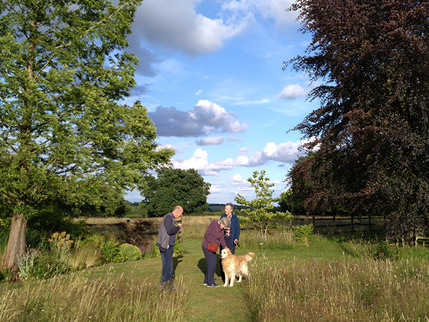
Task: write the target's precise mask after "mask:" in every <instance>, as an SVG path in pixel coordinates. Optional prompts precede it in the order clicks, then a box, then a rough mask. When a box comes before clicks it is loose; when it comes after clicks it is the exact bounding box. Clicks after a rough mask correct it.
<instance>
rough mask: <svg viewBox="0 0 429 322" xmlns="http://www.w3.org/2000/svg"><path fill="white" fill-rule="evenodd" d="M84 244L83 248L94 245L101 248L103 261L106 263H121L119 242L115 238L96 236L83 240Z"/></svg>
mask: <svg viewBox="0 0 429 322" xmlns="http://www.w3.org/2000/svg"><path fill="white" fill-rule="evenodd" d="M82 244H83V245H82V246H86V245H92V246H95V247H98V248H100V250H101V254H102V255H103V261H104V262H106V263H109V262H113V263H115V262H120V260H119V259H120V257H121V255H120V252H119V242H118V240H117V239H116V238H115V237H114V236H105V235H101V234H94V235H90V236H88V237H87V238H86V239H85V240H83V241H82Z"/></svg>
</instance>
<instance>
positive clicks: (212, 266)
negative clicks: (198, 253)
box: [203, 246, 217, 285]
mask: <svg viewBox="0 0 429 322" xmlns="http://www.w3.org/2000/svg"><path fill="white" fill-rule="evenodd" d="M203 253H204V257H205V258H206V262H207V274H206V275H205V276H204V283H206V284H207V285H211V284H214V283H215V281H214V273H215V271H216V260H217V254H215V253H213V252H211V251H209V250H208V249H207V248H205V247H204V246H203Z"/></svg>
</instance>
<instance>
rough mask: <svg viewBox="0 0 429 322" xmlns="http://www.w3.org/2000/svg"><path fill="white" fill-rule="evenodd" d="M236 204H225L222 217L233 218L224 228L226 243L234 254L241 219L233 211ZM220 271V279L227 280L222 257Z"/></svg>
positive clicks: (238, 237)
mask: <svg viewBox="0 0 429 322" xmlns="http://www.w3.org/2000/svg"><path fill="white" fill-rule="evenodd" d="M233 211H234V205H233V204H232V203H227V204H226V205H225V213H224V214H223V215H222V216H221V217H220V218H221V219H222V218H225V217H226V218H228V219H229V220H231V226H230V227H229V228H225V229H224V234H225V244H226V247H228V248H229V249H230V251H231V253H232V254H235V246H236V245H238V241H239V239H240V221H239V220H238V217H237V216H236V215H235V214H234V213H233ZM222 248H223V247H222V245H221V246H220V251H222ZM220 272H221V277H219V279H222V280H225V273H224V272H223V269H222V259H220Z"/></svg>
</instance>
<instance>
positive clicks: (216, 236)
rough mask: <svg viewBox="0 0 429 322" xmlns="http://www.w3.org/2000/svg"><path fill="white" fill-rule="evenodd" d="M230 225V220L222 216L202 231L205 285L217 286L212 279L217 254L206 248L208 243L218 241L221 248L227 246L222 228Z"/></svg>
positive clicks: (216, 242)
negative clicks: (205, 264)
mask: <svg viewBox="0 0 429 322" xmlns="http://www.w3.org/2000/svg"><path fill="white" fill-rule="evenodd" d="M230 225H231V220H230V219H228V218H227V217H224V218H222V219H221V220H215V221H212V222H211V223H210V225H209V226H208V227H207V230H206V232H205V233H204V240H203V243H202V244H201V246H202V248H203V253H204V257H205V258H206V262H207V273H206V275H205V277H204V285H207V286H208V287H218V286H219V285H218V284H216V283H215V281H214V273H215V271H216V262H217V254H216V253H214V252H211V251H209V250H208V246H209V243H214V244H216V245H218V244H219V243H220V244H221V246H222V247H223V248H227V247H226V244H225V236H224V233H223V230H224V229H226V228H228V227H229V226H230Z"/></svg>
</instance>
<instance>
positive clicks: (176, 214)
mask: <svg viewBox="0 0 429 322" xmlns="http://www.w3.org/2000/svg"><path fill="white" fill-rule="evenodd" d="M171 213H172V214H173V216H174V218H179V217H180V216H182V214H183V208H182V207H181V206H176V207H174V209H173V211H172V212H171Z"/></svg>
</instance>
